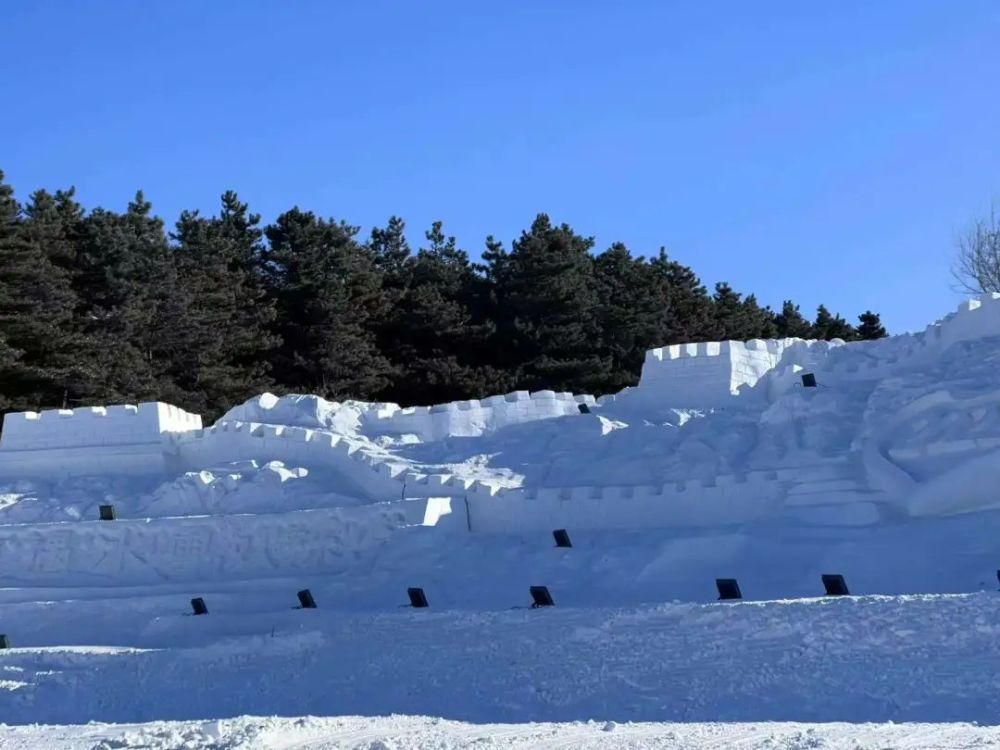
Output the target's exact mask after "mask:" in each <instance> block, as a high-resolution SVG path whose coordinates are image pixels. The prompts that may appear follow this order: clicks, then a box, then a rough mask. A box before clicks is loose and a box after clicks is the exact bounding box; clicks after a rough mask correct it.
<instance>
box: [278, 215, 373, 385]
mask: <svg viewBox="0 0 1000 750" xmlns="http://www.w3.org/2000/svg"><path fill="white" fill-rule="evenodd" d="M357 231H358V230H357V228H356V227H352V226H349V225H347V224H345V223H343V222H341V223H337V222H334V221H332V220H329V221H328V220H325V219H320V218H317V217H316V216H315V215H313V214H312V213H311V212H303V211H300V210H299V209H297V208H294V209H292V210H291V211H287V212H285V213H283V214H282V215H281V216H279V217H278V219H277V221H276V222H275V223H274V224H272V225H271V226H269V227H268V228H267V237H268V240H269V241H270V248H269V249H268V251H267V269H268V275H269V284H270V289H271V294H272V295H273V297H274V299H275V300H276V302H277V310H278V315H279V317H278V321H279V322H278V331H279V332H280V334H281V338H282V344H281V346H280V348H279V349H278V351H277V354H276V356H275V359H274V362H275V371H276V372H277V373H279V376H280V378H281V382H282V384H283V385H284V386H286V387H289V388H292V389H294V390H298V391H303V392H309V393H319V394H321V395H323V396H327V397H331V398H338V399H343V398H368V399H371V398H373V397H374V396H375V395H376V394H378V393H380V392H381V391H383V390H384V389H385V387H386V386H387V385H388V384H389V382H390V377H389V376H390V372H391V367H390V364H389V361H388V360H387V359H386V357H384V356H383V355H382V353H381V352H380V351H379V348H378V342H377V340H376V327H375V325H374V323H375V322H376V321H379V320H381V319H383V318H384V310H383V305H384V297H383V295H382V283H381V276H380V274H379V273H378V271H377V270H376V268H375V266H374V264H373V261H372V257H371V255H370V254H369V253H367V252H365V250H364V249H363V248H362V247H361V246H360V245H359V244H358V243H357V241H356V240H355V235H356V234H357Z"/></svg>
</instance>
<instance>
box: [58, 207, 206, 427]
mask: <svg viewBox="0 0 1000 750" xmlns="http://www.w3.org/2000/svg"><path fill="white" fill-rule="evenodd" d="M174 260H175V259H174V256H173V253H172V252H171V250H170V248H169V245H168V242H167V236H166V232H165V229H164V225H163V222H162V221H161V220H160V219H159V218H158V217H156V216H154V215H153V214H152V206H151V204H150V203H149V202H148V201H147V200H146V199H145V197H144V196H143V194H142V192H141V191H139V192H137V193H136V195H135V198H134V199H133V200H132V201H131V202H130V203H129V204H128V207H127V209H126V211H125V213H122V214H119V213H116V212H114V211H108V210H106V209H100V208H99V209H95V210H94V211H92V212H91V213H90V214H89V215H88V216H87V217H86V218H85V219H84V220H83V222H82V228H81V231H80V238H79V240H78V244H77V260H76V272H75V274H74V286H75V288H76V289H77V293H78V296H79V299H80V305H79V308H78V314H77V318H78V322H79V324H80V327H81V332H82V334H83V335H84V341H85V351H86V352H87V357H86V364H87V373H86V379H85V381H84V382H82V383H81V384H80V386H79V388H78V390H79V397H78V400H80V401H81V402H85V403H122V402H134V401H140V400H158V399H161V400H170V401H172V402H174V403H178V404H180V405H181V406H184V407H186V408H196V407H199V406H201V405H202V402H201V400H200V398H197V397H196V398H193V399H192V397H191V396H190V395H189V394H188V393H186V392H183V391H180V390H178V387H177V385H176V382H175V379H174V377H175V375H176V374H177V372H178V371H180V370H181V369H182V368H181V367H180V366H179V365H178V364H177V363H178V359H179V358H181V357H183V356H184V355H185V353H186V347H187V343H188V339H187V334H188V333H189V331H188V330H187V328H186V326H185V321H184V320H182V319H180V318H179V317H178V315H177V314H175V313H173V309H174V306H175V305H176V304H177V303H178V301H179V300H178V294H179V291H178V289H177V284H176V273H175V265H174Z"/></svg>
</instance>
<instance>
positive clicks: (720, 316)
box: [712, 281, 747, 341]
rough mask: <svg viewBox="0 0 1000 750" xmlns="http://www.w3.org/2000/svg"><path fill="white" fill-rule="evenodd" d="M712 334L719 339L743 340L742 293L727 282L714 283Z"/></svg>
mask: <svg viewBox="0 0 1000 750" xmlns="http://www.w3.org/2000/svg"><path fill="white" fill-rule="evenodd" d="M712 302H713V303H714V309H713V314H712V318H713V322H714V324H715V325H714V331H713V333H714V335H713V338H714V339H716V340H719V341H729V340H733V341H743V340H745V333H746V327H747V326H746V319H745V308H744V305H743V295H741V294H740V293H739V292H737V291H736V290H734V289H733V288H732V287H731V286H729V284H727V283H726V282H724V281H720V282H719V283H717V284H716V285H715V294H713V295H712Z"/></svg>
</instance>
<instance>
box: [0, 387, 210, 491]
mask: <svg viewBox="0 0 1000 750" xmlns="http://www.w3.org/2000/svg"><path fill="white" fill-rule="evenodd" d="M200 428H201V417H200V416H199V415H197V414H189V413H188V412H186V411H183V410H181V409H178V408H177V407H176V406H171V405H170V404H164V403H161V402H147V403H141V404H139V405H137V406H133V405H122V406H93V407H85V408H80V409H53V410H51V411H43V412H33V411H28V412H17V413H11V414H7V415H5V416H4V419H3V432H2V433H0V476H3V477H12V478H32V477H41V478H52V477H60V476H75V475H80V474H102V473H114V474H137V475H144V474H158V473H164V472H165V471H166V465H165V455H166V454H165V451H164V445H165V438H167V437H168V436H169V435H171V434H175V433H180V432H187V431H190V430H197V429H200Z"/></svg>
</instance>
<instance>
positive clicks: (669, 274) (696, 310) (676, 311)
mask: <svg viewBox="0 0 1000 750" xmlns="http://www.w3.org/2000/svg"><path fill="white" fill-rule="evenodd" d="M649 265H650V269H651V271H652V273H653V275H654V276H655V277H657V278H658V279H660V280H662V284H660V283H657V284H655V285H654V287H653V290H654V291H653V294H654V295H655V297H656V299H657V302H658V303H659V304H661V305H662V306H663V309H664V311H665V313H666V314H665V316H663V317H661V318H660V330H659V332H658V334H657V335H656V336H655V337H654V345H656V346H660V345H663V344H681V343H687V342H693V341H711V340H713V339H715V340H717V339H718V338H719V332H718V331H717V329H716V325H715V321H714V306H713V303H712V298H711V296H710V295H709V294H708V290H707V289H706V288H705V286H704V285H703V284H702V283H701V280H700V279H699V278H698V276H697V275H696V274H695V272H694V271H692V270H691V269H690V268H689V267H688V266H685V265H683V264H681V263H679V262H678V261H675V260H671V259H670V258H669V256H668V255H667V252H666V250H665V249H664V248H662V247H661V248H660V252H659V255H658V256H657V257H656V258H653V260H652V261H650V264H649Z"/></svg>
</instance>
